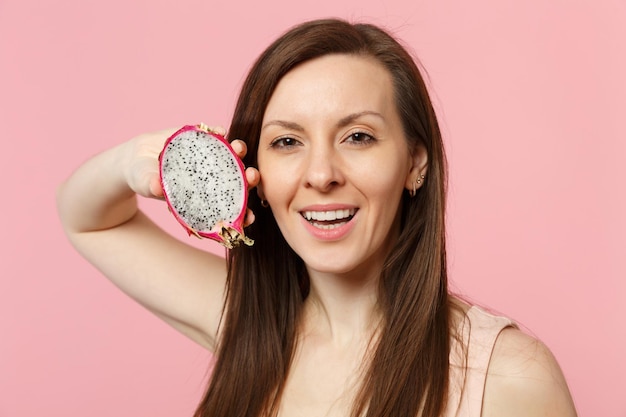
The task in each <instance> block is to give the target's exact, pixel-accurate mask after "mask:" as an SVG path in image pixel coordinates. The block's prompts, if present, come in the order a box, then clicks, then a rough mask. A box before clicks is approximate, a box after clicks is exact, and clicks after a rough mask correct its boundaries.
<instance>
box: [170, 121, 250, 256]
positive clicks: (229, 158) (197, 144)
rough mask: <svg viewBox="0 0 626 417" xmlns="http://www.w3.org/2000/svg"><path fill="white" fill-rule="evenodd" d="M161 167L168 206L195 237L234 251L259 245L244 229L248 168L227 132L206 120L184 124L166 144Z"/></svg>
mask: <svg viewBox="0 0 626 417" xmlns="http://www.w3.org/2000/svg"><path fill="white" fill-rule="evenodd" d="M159 171H160V175H161V185H162V187H163V194H164V196H165V200H166V201H167V204H168V207H169V209H170V211H171V212H172V213H173V214H174V216H175V217H176V219H177V220H178V221H179V223H180V224H182V225H183V227H185V229H187V232H188V233H189V234H190V235H192V234H193V235H195V236H197V237H206V238H209V239H213V240H216V241H218V242H220V243H221V244H222V245H224V246H225V247H227V248H229V249H231V248H233V247H235V246H238V245H240V244H241V243H244V244H246V245H252V244H253V243H254V241H253V240H252V239H250V238H248V237H246V236H245V234H244V232H243V221H244V217H245V215H246V206H247V200H248V183H247V181H246V176H245V170H244V166H243V164H242V163H241V161H240V160H239V157H237V155H236V154H235V152H234V151H233V148H231V146H230V144H229V143H228V141H227V140H226V139H224V137H223V136H221V135H218V134H216V133H214V132H212V131H210V130H209V129H208V128H207V127H206V126H205V125H203V124H200V125H197V126H184V127H182V128H181V129H180V130H178V131H177V132H176V133H174V134H173V135H172V136H170V138H169V139H167V141H166V142H165V146H164V148H163V151H162V152H161V155H160V156H159Z"/></svg>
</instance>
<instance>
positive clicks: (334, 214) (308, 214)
mask: <svg viewBox="0 0 626 417" xmlns="http://www.w3.org/2000/svg"><path fill="white" fill-rule="evenodd" d="M355 212H356V209H345V210H329V211H304V212H302V215H303V216H304V218H305V219H307V220H309V221H311V220H319V221H333V220H341V219H347V218H349V217H352V216H354V213H355Z"/></svg>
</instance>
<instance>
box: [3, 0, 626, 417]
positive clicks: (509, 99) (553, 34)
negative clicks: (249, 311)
mask: <svg viewBox="0 0 626 417" xmlns="http://www.w3.org/2000/svg"><path fill="white" fill-rule="evenodd" d="M262 3H263V7H260V6H257V4H258V2H249V3H248V4H242V3H239V2H237V1H219V2H217V1H213V2H211V1H209V0H204V1H200V0H178V1H176V2H173V1H171V2H168V1H165V0H159V1H157V0H143V1H132V2H131V1H119V0H118V1H107V2H87V1H81V0H59V1H54V2H52V1H31V2H27V1H22V0H0V128H1V138H2V144H3V146H2V150H3V152H2V153H1V154H0V160H1V167H2V177H3V181H2V186H3V196H4V203H3V204H2V208H1V209H0V210H2V216H0V219H1V220H0V222H1V225H0V226H1V229H0V230H2V242H3V244H4V250H2V251H1V252H0V260H1V267H2V268H1V278H0V417H14V416H15V417H17V416H20V417H21V416H36V415H46V416H83V415H90V416H94V417H100V416H112V415H115V416H140V415H141V416H185V415H187V416H188V415H191V412H192V410H193V409H194V406H195V403H196V401H197V400H198V398H199V397H200V395H201V393H202V391H203V387H204V381H205V376H206V370H207V366H208V363H209V360H210V356H209V355H208V354H207V353H206V352H204V351H203V350H202V349H200V348H199V347H197V346H195V345H194V344H193V343H192V342H190V341H188V340H187V339H185V338H184V337H183V336H180V335H178V333H176V332H175V331H174V330H172V329H170V328H169V327H167V326H166V325H165V324H163V323H161V322H160V321H159V320H157V319H155V318H154V317H153V316H151V315H150V314H149V313H148V312H146V311H145V310H143V309H142V308H141V307H139V306H137V305H136V304H135V303H134V302H132V301H131V300H130V299H129V298H127V297H126V296H125V295H123V294H121V293H120V292H118V290H116V289H115V288H114V287H113V286H112V285H111V284H110V283H109V282H108V281H106V280H105V279H104V278H102V277H101V276H100V275H99V273H98V272H97V271H95V270H94V268H92V267H91V266H90V265H88V264H87V263H86V262H85V261H83V260H82V259H81V258H80V257H79V256H78V255H77V254H76V253H75V252H74V251H73V250H72V248H71V247H70V246H69V244H68V243H67V241H66V239H65V237H64V235H63V234H62V232H61V229H60V226H59V223H58V220H57V215H56V209H55V204H54V191H55V188H56V186H57V185H58V184H59V183H60V182H61V181H62V180H63V179H64V178H65V177H66V176H67V175H69V174H70V172H71V171H72V170H73V169H74V168H75V167H76V166H77V165H78V164H79V163H80V162H81V161H82V160H84V159H85V158H87V157H89V156H90V155H92V154H94V153H96V152H98V151H100V150H102V149H104V148H107V147H109V146H112V145H113V144H116V143H118V142H120V141H122V140H125V139H128V138H130V137H132V136H133V135H136V134H138V133H140V132H143V131H149V130H155V129H160V128H163V127H175V126H179V125H183V124H186V123H196V122H199V121H204V122H207V123H210V124H223V125H228V123H229V120H230V115H231V112H232V109H233V104H234V100H235V97H236V94H237V91H238V89H239V86H240V84H241V81H242V78H243V77H244V74H245V72H246V70H247V69H248V67H249V65H250V64H251V62H252V60H253V59H254V58H255V57H256V56H257V54H258V53H259V52H260V51H261V50H262V49H263V48H264V47H265V46H266V45H267V44H268V43H269V42H270V40H272V39H274V38H275V37H276V36H277V35H279V33H281V32H282V31H283V30H285V29H286V28H288V27H289V26H291V25H293V24H295V23H298V22H300V21H302V20H305V19H311V18H316V17H326V16H338V17H344V18H350V19H358V20H367V21H372V22H374V23H378V24H381V25H384V26H386V27H388V28H390V29H392V30H394V31H395V32H396V33H397V35H398V36H400V37H401V38H402V39H404V41H405V42H406V43H407V44H409V45H411V47H412V48H413V49H414V50H415V51H416V53H417V54H418V56H419V57H420V59H421V61H422V63H423V64H424V66H425V67H426V68H427V70H428V73H429V77H430V84H431V86H432V91H433V97H434V100H435V102H436V106H437V108H438V110H439V114H440V117H441V123H442V126H443V129H444V133H445V138H446V141H447V146H448V153H449V159H450V165H451V186H450V204H449V226H450V227H449V236H450V264H451V276H452V279H453V283H454V287H455V288H457V289H458V290H459V291H461V292H463V293H464V294H466V295H467V296H469V297H471V298H472V299H474V300H476V301H478V302H480V303H482V304H485V305H488V306H491V307H493V308H494V309H496V310H499V311H502V312H504V313H506V314H508V315H510V316H511V317H513V318H515V319H517V320H518V321H519V322H521V323H522V324H523V325H525V326H526V327H528V328H529V329H530V330H531V331H532V332H533V333H534V334H535V335H537V336H538V337H540V338H541V339H542V340H544V341H545V342H546V343H547V344H548V345H549V346H550V347H551V349H552V350H553V351H554V353H555V355H556V356H557V358H558V360H559V361H560V363H561V365H562V367H563V370H564V372H565V375H566V377H567V379H568V381H569V384H570V386H571V390H572V393H573V395H574V398H575V401H576V404H577V406H578V409H579V413H580V415H581V416H603V417H625V416H626V399H625V396H624V389H625V388H626V360H625V359H624V354H625V353H626V326H625V325H624V322H625V319H626V307H625V303H624V298H625V296H626V284H625V283H624V282H625V278H626V261H625V258H626V256H625V255H626V250H625V248H626V223H625V220H624V214H625V213H626V197H625V193H624V188H625V186H624V182H625V180H626V169H625V168H624V166H625V164H624V158H625V157H626V145H625V144H626V128H625V116H624V115H625V112H626V45H625V42H626V41H625V40H626V3H624V1H623V0H612V1H611V0H601V1H591V0H588V1H586V2H585V1H571V0H552V1H546V0H527V1H524V2H513V1H506V0H505V1H503V0H474V1H471V2H467V1H463V0H457V1H454V0H437V1H435V0H433V1H425V0H420V1H416V0H411V1H403V0H387V1H380V0H358V1H357V0H339V1H337V0H318V1H314V2H295V1H286V0H269V1H265V2H262ZM143 204H144V207H145V208H146V210H148V211H149V212H150V213H151V214H152V215H153V217H155V218H157V220H158V221H159V222H160V223H161V224H163V225H164V226H165V227H166V228H168V229H170V230H171V231H172V232H173V233H176V234H178V235H179V236H180V237H181V239H186V237H185V235H184V233H183V231H182V229H179V227H178V225H177V224H175V222H174V220H173V218H171V217H170V216H169V215H168V213H167V211H166V210H165V208H164V206H163V205H162V204H160V203H157V202H144V203H143ZM196 244H198V245H202V246H204V247H206V248H213V249H215V248H216V247H215V246H213V245H212V244H210V243H208V242H196Z"/></svg>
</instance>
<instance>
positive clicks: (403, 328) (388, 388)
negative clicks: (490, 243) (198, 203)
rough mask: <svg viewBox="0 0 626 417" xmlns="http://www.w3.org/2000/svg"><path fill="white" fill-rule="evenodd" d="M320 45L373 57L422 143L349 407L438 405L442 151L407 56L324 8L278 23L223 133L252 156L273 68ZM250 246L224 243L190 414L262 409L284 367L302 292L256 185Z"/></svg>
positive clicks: (444, 310) (390, 409)
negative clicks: (328, 15) (218, 311)
mask: <svg viewBox="0 0 626 417" xmlns="http://www.w3.org/2000/svg"><path fill="white" fill-rule="evenodd" d="M327 54H353V55H359V56H369V57H373V58H374V59H376V60H378V62H380V63H381V64H382V65H383V66H384V67H385V68H386V69H387V70H388V71H389V72H390V74H391V75H392V79H393V82H394V89H395V100H396V105H397V109H398V112H399V114H400V116H401V118H402V122H403V128H404V133H405V136H406V138H407V140H408V141H409V145H410V147H411V148H413V147H414V146H415V145H416V144H418V143H421V144H422V145H423V146H425V148H426V150H427V152H428V177H427V179H426V181H425V183H424V185H423V186H422V187H421V188H420V189H419V190H418V192H417V195H416V196H415V197H412V198H411V197H410V196H409V195H408V193H405V195H403V197H402V201H401V206H402V207H401V213H402V226H401V233H400V236H399V237H398V240H397V242H396V243H395V246H394V247H393V249H392V250H391V252H390V255H389V256H388V259H387V260H386V263H385V265H384V268H383V271H382V274H381V277H380V285H379V290H378V292H379V294H378V302H379V306H380V310H381V311H382V314H383V325H382V326H381V329H380V333H379V338H378V341H377V344H376V346H375V347H374V348H373V351H372V353H371V356H370V363H369V365H368V367H367V368H366V371H365V375H364V379H363V381H362V384H361V387H360V390H359V393H358V395H357V398H356V400H355V404H354V406H353V415H354V416H360V415H366V416H372V417H373V416H418V415H419V416H422V417H438V416H440V415H441V413H442V411H443V409H444V407H445V400H446V394H447V381H448V368H449V364H448V355H449V351H450V326H449V316H450V311H449V310H450V305H449V300H448V289H447V275H446V254H445V229H444V226H445V221H444V211H445V210H444V209H445V194H446V193H445V189H446V163H445V155H444V151H443V144H442V140H441V134H440V131H439V127H438V124H437V120H436V117H435V112H434V110H433V107H432V104H431V102H430V99H429V95H428V92H427V89H426V86H425V83H424V80H423V79H422V76H421V74H420V71H419V69H418V67H417V65H416V63H415V60H414V59H413V58H412V57H411V55H410V54H409V53H408V52H407V50H406V49H405V48H404V47H403V46H402V45H400V43H399V42H398V41H396V40H395V39H394V38H393V37H392V36H390V35H389V34H388V33H387V32H385V31H384V30H382V29H380V28H378V27H376V26H373V25H369V24H351V23H348V22H345V21H342V20H336V19H329V20H317V21H311V22H307V23H303V24H301V25H299V26H296V27H294V28H293V29H291V30H290V31H288V32H286V33H285V34H284V35H283V36H281V37H280V38H279V39H277V40H276V41H275V42H274V43H273V44H272V45H270V46H269V47H268V48H267V49H266V50H265V52H263V53H262V54H261V56H260V57H259V58H258V60H257V61H256V63H255V64H254V66H253V67H252V69H251V70H250V73H249V75H248V77H247V79H246V80H245V82H244V85H243V87H242V90H241V93H240V96H239V100H238V103H237V106H236V108H235V112H234V116H233V120H232V124H231V126H230V130H229V137H230V138H231V139H233V138H241V139H244V140H245V141H246V142H247V145H248V154H247V155H246V157H245V159H244V163H245V164H246V166H256V161H257V146H258V140H259V136H260V132H261V123H262V120H263V115H264V112H265V108H266V106H267V104H268V102H269V99H270V97H271V95H272V93H273V91H274V89H275V87H276V85H277V84H278V82H279V81H280V79H281V78H282V77H283V76H284V75H285V74H286V73H287V72H289V71H290V70H291V69H292V68H294V67H295V66H297V65H298V64H301V63H303V62H305V61H308V60H311V59H314V58H316V57H320V56H323V55H327ZM248 204H249V207H250V208H251V209H252V210H253V211H254V213H255V215H256V221H255V222H254V223H253V224H252V225H251V226H250V227H249V228H248V231H247V234H248V235H249V236H250V237H252V238H253V239H255V240H256V243H255V245H254V246H253V247H251V248H248V247H240V248H236V249H234V250H232V251H231V252H230V253H229V255H228V262H229V274H228V279H227V289H226V291H227V296H226V301H225V311H224V321H223V327H222V328H221V329H220V339H219V345H218V348H217V352H216V357H217V362H216V364H215V367H214V369H213V374H212V376H211V380H210V383H209V387H208V390H207V392H206V395H205V397H204V398H203V400H202V402H201V403H200V405H199V406H198V409H197V411H196V413H195V416H196V417H208V416H212V417H213V416H216V417H217V416H221V417H238V416H240V417H244V416H255V417H256V416H262V415H273V414H275V413H276V411H277V409H278V405H279V404H278V403H279V401H280V395H281V392H282V389H283V386H284V383H285V380H286V377H287V374H288V372H289V366H290V363H291V361H292V358H293V354H294V351H295V345H296V335H297V326H298V320H299V315H300V312H301V309H302V304H303V301H304V300H305V299H306V297H307V295H308V288H309V283H308V276H307V273H306V269H305V267H304V263H303V261H302V259H301V258H300V257H299V256H298V255H297V254H296V253H294V251H293V250H292V249H291V248H290V247H289V245H288V244H287V242H286V241H285V240H284V238H283V236H282V234H281V233H280V231H279V229H278V226H277V224H276V221H275V220H274V217H273V216H272V214H271V210H268V209H265V208H263V207H262V206H261V202H260V200H259V198H258V196H257V194H256V193H255V192H252V193H251V194H250V199H249V203H248Z"/></svg>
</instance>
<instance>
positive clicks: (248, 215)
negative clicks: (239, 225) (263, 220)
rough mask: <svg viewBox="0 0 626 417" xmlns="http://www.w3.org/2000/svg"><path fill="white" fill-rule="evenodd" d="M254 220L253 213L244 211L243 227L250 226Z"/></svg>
mask: <svg viewBox="0 0 626 417" xmlns="http://www.w3.org/2000/svg"><path fill="white" fill-rule="evenodd" d="M254 219H255V217H254V213H253V212H252V210H250V209H248V210H247V211H246V217H245V218H244V220H243V227H248V226H250V225H251V224H252V223H254Z"/></svg>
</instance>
